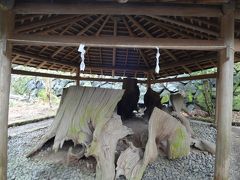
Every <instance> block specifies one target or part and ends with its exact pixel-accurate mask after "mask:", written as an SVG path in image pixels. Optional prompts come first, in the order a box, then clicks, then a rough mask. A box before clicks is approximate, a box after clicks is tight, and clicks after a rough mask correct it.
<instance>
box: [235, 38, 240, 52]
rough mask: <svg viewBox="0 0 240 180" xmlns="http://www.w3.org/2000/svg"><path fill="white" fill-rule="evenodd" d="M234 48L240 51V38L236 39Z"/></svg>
mask: <svg viewBox="0 0 240 180" xmlns="http://www.w3.org/2000/svg"><path fill="white" fill-rule="evenodd" d="M234 49H235V51H236V52H240V39H237V40H235V46H234Z"/></svg>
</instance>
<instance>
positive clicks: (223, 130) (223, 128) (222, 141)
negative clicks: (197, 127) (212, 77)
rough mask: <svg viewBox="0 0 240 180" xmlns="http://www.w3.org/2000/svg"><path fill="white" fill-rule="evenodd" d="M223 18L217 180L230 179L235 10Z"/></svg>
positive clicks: (219, 75)
mask: <svg viewBox="0 0 240 180" xmlns="http://www.w3.org/2000/svg"><path fill="white" fill-rule="evenodd" d="M225 10H226V12H225V15H224V16H223V17H222V18H221V36H222V38H223V39H224V41H225V44H226V45H227V48H226V49H223V50H221V51H220V52H219V55H220V59H219V67H218V85H217V98H218V100H217V103H218V104H217V107H216V113H217V118H218V119H217V150H216V161H215V174H214V178H215V180H227V179H229V166H230V153H231V122H232V100H233V66H234V9H233V8H228V9H225Z"/></svg>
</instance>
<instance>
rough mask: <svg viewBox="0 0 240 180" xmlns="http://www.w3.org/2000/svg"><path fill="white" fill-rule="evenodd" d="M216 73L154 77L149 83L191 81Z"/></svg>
mask: <svg viewBox="0 0 240 180" xmlns="http://www.w3.org/2000/svg"><path fill="white" fill-rule="evenodd" d="M216 77H217V73H213V74H203V75H197V76H188V77H178V78H165V79H156V80H152V81H151V84H153V83H166V82H179V81H191V80H200V79H210V78H216Z"/></svg>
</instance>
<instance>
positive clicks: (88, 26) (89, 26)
mask: <svg viewBox="0 0 240 180" xmlns="http://www.w3.org/2000/svg"><path fill="white" fill-rule="evenodd" d="M103 17H104V15H100V16H99V17H98V18H97V19H95V20H94V21H92V22H91V23H90V24H88V25H87V26H86V27H85V28H84V29H82V30H81V31H80V32H79V33H77V36H81V35H82V34H84V33H85V32H86V31H87V30H88V29H89V28H91V27H92V26H93V25H94V24H96V23H97V22H98V21H99V20H101V19H102V18H103Z"/></svg>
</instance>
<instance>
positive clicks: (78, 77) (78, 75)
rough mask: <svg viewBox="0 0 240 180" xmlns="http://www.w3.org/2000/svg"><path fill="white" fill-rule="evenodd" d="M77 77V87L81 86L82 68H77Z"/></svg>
mask: <svg viewBox="0 0 240 180" xmlns="http://www.w3.org/2000/svg"><path fill="white" fill-rule="evenodd" d="M76 77H77V80H76V85H77V86H79V85H80V83H79V81H80V67H77V68H76Z"/></svg>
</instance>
